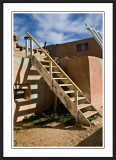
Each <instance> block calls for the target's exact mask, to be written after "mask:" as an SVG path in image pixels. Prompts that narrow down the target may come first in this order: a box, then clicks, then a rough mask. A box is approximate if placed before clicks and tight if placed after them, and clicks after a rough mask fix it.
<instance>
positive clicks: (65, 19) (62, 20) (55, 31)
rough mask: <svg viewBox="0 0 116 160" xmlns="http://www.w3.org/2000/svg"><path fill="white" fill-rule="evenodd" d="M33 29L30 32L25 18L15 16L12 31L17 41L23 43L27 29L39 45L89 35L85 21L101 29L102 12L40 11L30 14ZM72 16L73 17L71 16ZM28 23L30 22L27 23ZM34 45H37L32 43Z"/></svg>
mask: <svg viewBox="0 0 116 160" xmlns="http://www.w3.org/2000/svg"><path fill="white" fill-rule="evenodd" d="M29 16H30V18H31V20H32V21H33V23H34V24H33V25H35V26H34V27H35V29H34V30H33V31H32V32H31V26H30V25H28V24H25V20H26V19H25V18H19V17H15V25H14V31H15V32H16V33H17V34H18V35H19V41H18V43H20V44H23V45H24V43H25V42H24V36H25V35H26V32H27V31H30V32H31V33H32V36H34V38H35V39H36V40H37V41H38V42H39V44H40V45H41V46H43V45H44V42H45V41H47V44H48V45H49V44H57V43H66V42H70V41H76V40H79V39H80V38H85V37H90V36H92V35H91V33H90V32H89V31H88V30H86V27H85V22H86V23H88V25H89V26H93V27H95V28H96V29H97V28H98V27H100V31H102V28H101V26H102V14H93V13H92V14H84V15H83V14H81V15H79V14H77V16H76V14H74V16H73V14H69V13H64V14H63V13H55V14H51V13H42V14H40V13H39V14H34V13H33V14H30V15H29ZM72 17H73V18H72ZM29 24H30V23H29ZM34 47H37V46H36V45H34Z"/></svg>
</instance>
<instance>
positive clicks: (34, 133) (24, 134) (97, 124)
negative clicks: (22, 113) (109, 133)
mask: <svg viewBox="0 0 116 160" xmlns="http://www.w3.org/2000/svg"><path fill="white" fill-rule="evenodd" d="M102 139H103V138H102V118H97V119H96V120H93V121H92V124H91V126H90V127H88V126H83V125H70V126H65V125H64V124H63V123H59V122H52V123H48V124H46V125H42V126H40V125H33V124H30V123H25V122H21V123H19V124H16V125H15V126H14V147H79V146H83V147H84V146H85V147H86V146H89V147H90V146H102Z"/></svg>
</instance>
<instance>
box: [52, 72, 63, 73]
mask: <svg viewBox="0 0 116 160" xmlns="http://www.w3.org/2000/svg"><path fill="white" fill-rule="evenodd" d="M52 73H61V72H52Z"/></svg>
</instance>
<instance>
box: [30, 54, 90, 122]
mask: <svg viewBox="0 0 116 160" xmlns="http://www.w3.org/2000/svg"><path fill="white" fill-rule="evenodd" d="M31 63H32V65H33V66H34V67H35V68H36V69H37V71H38V72H39V74H40V75H41V76H42V77H43V78H44V80H45V81H46V83H47V84H48V85H49V86H50V89H51V90H52V91H53V92H54V93H55V94H56V95H57V97H58V98H59V99H60V100H61V102H62V103H63V104H64V105H65V107H66V108H67V109H68V111H69V112H70V113H71V114H72V116H73V117H74V118H75V120H76V121H78V115H77V108H76V107H75V104H74V103H73V102H72V101H71V100H70V98H69V96H68V95H67V94H66V93H65V92H64V90H63V89H62V88H61V87H60V86H59V84H58V83H57V82H56V81H55V80H54V79H52V81H51V78H50V75H49V73H48V71H47V70H46V69H45V68H44V67H43V66H42V64H41V63H40V62H39V61H38V60H37V59H36V57H34V56H33V57H32V59H31ZM79 122H80V123H83V124H90V122H89V121H88V120H87V119H86V117H85V116H84V115H83V113H82V112H81V111H80V110H79Z"/></svg>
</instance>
